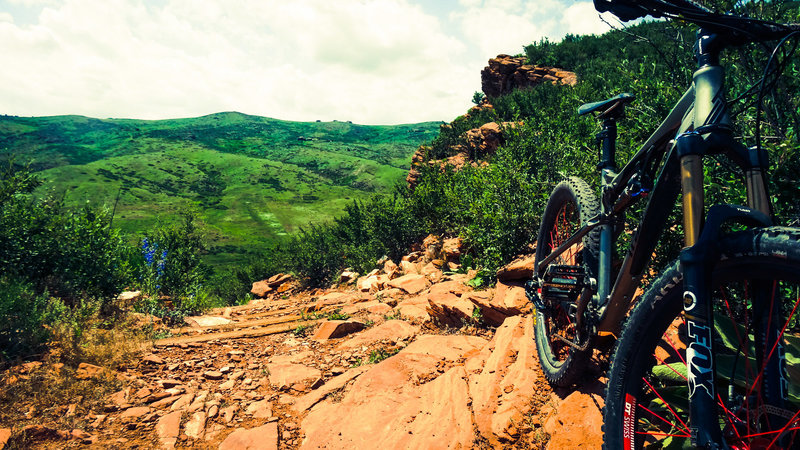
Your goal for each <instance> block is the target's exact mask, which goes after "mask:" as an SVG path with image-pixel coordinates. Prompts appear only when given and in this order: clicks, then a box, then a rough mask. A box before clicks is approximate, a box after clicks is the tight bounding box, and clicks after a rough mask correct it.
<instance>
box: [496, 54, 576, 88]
mask: <svg viewBox="0 0 800 450" xmlns="http://www.w3.org/2000/svg"><path fill="white" fill-rule="evenodd" d="M526 62H527V60H526V58H524V57H520V58H514V57H511V56H509V55H497V57H496V58H492V59H490V60H489V65H488V66H486V67H485V68H484V69H483V70H482V71H481V88H482V90H483V92H484V94H486V95H487V97H489V98H494V97H498V96H501V95H504V94H507V93H510V92H511V91H513V90H514V89H521V88H526V87H530V86H535V85H537V84H540V83H543V82H545V81H548V82H552V83H553V84H566V85H570V86H572V85H575V84H576V83H577V82H578V77H577V75H575V74H574V73H572V72H569V71H566V70H561V69H555V68H551V67H537V66H532V65H529V64H526Z"/></svg>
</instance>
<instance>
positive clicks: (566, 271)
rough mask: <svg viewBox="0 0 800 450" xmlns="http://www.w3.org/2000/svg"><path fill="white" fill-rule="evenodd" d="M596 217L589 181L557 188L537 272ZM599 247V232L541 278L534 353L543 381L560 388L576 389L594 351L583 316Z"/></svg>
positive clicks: (541, 241)
mask: <svg viewBox="0 0 800 450" xmlns="http://www.w3.org/2000/svg"><path fill="white" fill-rule="evenodd" d="M598 212H599V203H598V201H597V198H596V197H595V195H594V193H593V192H592V190H591V188H590V187H589V185H588V184H586V182H585V181H583V180H581V179H579V178H569V179H568V180H566V181H563V182H561V183H560V184H559V185H558V186H556V187H555V189H554V190H553V193H552V194H551V195H550V199H549V200H548V202H547V207H546V208H545V212H544V215H543V216H542V224H541V227H540V229H539V237H538V240H537V244H536V267H538V266H539V262H540V261H542V260H544V259H545V258H546V257H547V256H548V255H550V254H551V253H552V252H553V250H555V249H556V248H558V247H559V246H560V245H562V244H563V243H564V242H566V241H567V239H568V238H569V237H570V236H571V235H572V234H574V233H575V232H576V231H578V230H579V229H580V228H581V227H582V226H583V224H585V223H586V221H587V220H588V219H590V218H592V217H594V216H596V215H597V214H598ZM599 241H600V237H599V231H598V230H594V231H592V232H590V233H589V234H587V235H586V236H584V237H583V239H582V240H581V241H580V242H578V243H577V244H574V245H573V246H572V247H570V248H568V249H567V250H566V251H565V252H563V253H561V254H560V255H559V256H558V257H556V258H555V259H554V260H553V261H552V262H551V263H550V264H549V265H548V266H547V268H546V269H545V270H544V271H542V272H541V273H539V274H538V280H539V286H538V292H537V297H538V301H537V303H538V305H537V308H536V349H537V351H538V354H539V362H540V364H541V366H542V371H543V372H544V375H545V378H547V381H549V382H550V383H551V384H553V385H556V386H570V385H572V384H574V383H575V382H576V381H577V380H578V378H579V377H580V376H581V374H582V373H583V371H584V370H585V368H586V363H587V361H588V358H589V355H590V354H591V351H592V349H591V346H590V345H589V332H588V328H587V323H586V321H585V320H584V313H585V308H586V305H587V304H588V301H589V300H590V299H591V296H592V294H593V292H592V290H591V289H590V288H589V287H588V286H587V284H588V280H589V279H590V278H594V277H595V276H596V275H595V273H596V270H597V255H598V252H599Z"/></svg>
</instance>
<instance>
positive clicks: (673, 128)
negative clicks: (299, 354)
mask: <svg viewBox="0 0 800 450" xmlns="http://www.w3.org/2000/svg"><path fill="white" fill-rule="evenodd" d="M595 6H596V8H597V9H598V10H599V11H601V12H604V11H610V12H611V13H613V14H615V15H616V16H618V17H619V18H620V19H622V20H630V19H634V18H638V17H644V16H646V15H650V16H653V17H665V18H667V19H681V20H683V21H687V22H691V23H694V24H696V25H699V27H700V28H699V30H698V32H697V40H696V43H695V58H696V60H697V69H696V71H695V72H694V74H693V81H692V83H691V86H690V87H689V88H688V89H687V90H686V92H685V94H684V95H683V96H682V97H681V98H680V100H678V102H677V104H676V105H675V106H674V108H673V109H672V110H671V112H670V113H669V114H668V115H667V117H666V118H665V119H664V120H663V122H662V123H661V124H660V126H659V127H658V128H657V129H656V130H655V132H653V134H652V135H651V136H650V137H649V138H648V139H647V141H646V142H645V143H644V144H643V145H642V146H641V148H640V149H639V150H638V151H637V152H636V153H635V154H634V156H633V157H632V158H631V159H630V161H629V162H628V163H627V164H625V166H624V167H622V168H621V169H618V168H617V166H616V163H615V160H616V137H617V122H618V121H619V119H620V118H621V117H623V114H624V111H625V108H626V106H627V105H628V104H630V103H631V102H632V101H634V96H633V95H631V94H620V95H617V96H615V97H613V98H610V99H607V100H603V101H599V102H595V103H589V104H585V105H583V106H581V107H580V108H579V109H578V113H579V114H589V113H594V114H596V115H597V118H598V119H599V121H600V122H601V131H600V132H599V134H598V136H597V137H598V140H599V142H600V157H599V164H598V168H599V171H600V198H597V196H596V195H595V193H594V191H593V190H592V189H591V188H590V186H589V185H588V184H587V183H586V182H584V181H583V180H581V179H578V178H568V179H566V180H565V181H563V182H561V183H560V184H558V185H557V186H556V187H555V189H554V190H553V192H552V194H551V196H550V199H549V200H548V203H547V206H546V208H545V211H544V214H543V216H542V222H541V226H540V231H539V235H538V240H537V245H536V256H535V268H536V269H535V275H534V277H533V279H532V280H531V281H529V282H528V283H527V285H526V292H527V293H528V296H529V298H530V299H531V301H532V302H533V304H534V306H535V307H536V331H535V333H536V345H537V350H538V353H539V359H540V362H541V366H542V369H543V372H544V374H545V376H546V378H547V379H548V381H549V382H550V383H552V384H554V385H558V386H568V385H572V384H574V383H575V382H577V381H578V379H579V377H581V376H582V373H583V371H585V369H586V363H587V361H588V360H589V358H590V357H591V356H592V353H593V352H594V351H595V349H597V348H600V349H602V344H603V341H609V340H610V341H612V342H614V343H615V349H614V352H613V356H612V358H611V369H610V372H609V379H608V383H607V389H606V401H605V407H604V445H605V447H606V448H609V449H618V448H626V449H628V448H643V447H652V448H684V447H689V446H692V447H702V448H736V449H739V448H767V447H770V448H800V435H798V431H800V334H799V333H798V331H800V326H798V324H799V323H800V320H798V319H800V311H799V310H798V309H799V308H798V306H800V229H795V228H787V227H779V226H774V224H773V218H772V214H771V206H770V197H769V193H768V191H767V186H768V184H767V168H768V166H769V163H768V155H767V152H766V150H765V149H763V148H762V147H761V145H760V135H759V133H760V131H759V126H760V125H759V124H758V120H757V124H756V146H755V147H753V148H748V147H746V146H744V145H743V144H742V143H740V142H739V141H737V140H736V139H735V137H734V133H733V127H732V119H731V115H730V113H729V110H728V104H727V102H726V99H725V92H724V89H723V80H724V68H723V67H722V65H721V63H720V54H721V52H722V51H723V50H724V49H726V48H728V47H731V46H736V45H742V44H746V43H751V42H767V41H776V42H777V41H779V44H778V47H776V50H777V48H779V47H780V46H781V45H783V44H784V43H785V42H787V40H789V39H790V38H791V37H793V36H796V35H798V34H800V26H797V25H784V24H777V23H771V22H767V21H763V20H756V19H752V18H747V17H741V16H736V15H730V14H719V13H715V12H712V11H710V10H708V9H706V8H704V7H702V6H699V5H697V4H695V3H694V2H691V1H686V0H638V1H637V0H595ZM770 59H771V58H770ZM771 62H772V61H771V60H770V61H769V62H768V63H767V68H769V67H770V65H771ZM765 76H766V75H765ZM759 107H760V105H759ZM759 112H760V110H759ZM757 118H758V113H757ZM712 155H713V156H715V157H720V156H722V157H725V158H727V159H729V160H730V161H732V163H733V164H734V165H735V166H737V167H738V168H739V169H741V173H742V178H743V180H744V183H745V184H746V191H747V205H728V204H716V205H712V206H709V207H706V205H705V195H706V192H705V190H704V169H703V158H704V157H708V156H712ZM681 194H682V214H683V224H682V226H683V234H684V236H683V237H684V244H685V246H684V248H683V250H682V251H681V252H680V258H679V260H678V261H675V262H674V263H673V264H672V265H671V266H669V267H668V268H667V269H665V270H664V271H663V272H662V273H661V274H660V276H659V277H658V278H656V279H653V280H651V281H650V283H649V287H648V289H647V291H646V292H645V293H644V294H643V295H642V296H641V298H640V299H639V300H638V301H636V302H634V299H635V297H637V295H635V294H636V290H637V287H639V285H640V282H641V281H642V278H643V274H644V272H645V269H646V268H647V267H648V264H649V262H650V259H651V255H652V254H653V252H654V250H655V248H656V244H657V242H658V239H659V237H660V236H661V235H662V233H663V232H664V231H665V227H666V226H667V224H669V220H668V219H669V215H670V213H671V211H672V209H673V205H675V203H676V201H677V200H678V198H679V196H680V195H681ZM643 199H647V201H646V205H645V206H644V208H643V212H642V213H641V218H640V222H639V224H638V226H637V227H636V229H635V232H634V233H633V235H632V236H631V237H630V242H629V244H628V247H627V250H626V252H625V255H624V258H622V260H621V263H617V262H615V261H614V251H613V249H614V243H615V240H617V239H619V236H620V235H621V234H622V224H623V223H624V220H625V218H626V213H627V212H629V211H632V210H631V207H632V206H633V205H635V204H637V203H638V202H641V201H642V200H643ZM632 305H633V307H632V308H631V306H632ZM623 323H624V326H623ZM617 338H618V339H617Z"/></svg>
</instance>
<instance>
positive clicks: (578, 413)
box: [545, 391, 603, 450]
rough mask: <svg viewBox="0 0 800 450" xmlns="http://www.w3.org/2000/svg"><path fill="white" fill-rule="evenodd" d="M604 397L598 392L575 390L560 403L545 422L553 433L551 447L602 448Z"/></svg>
mask: <svg viewBox="0 0 800 450" xmlns="http://www.w3.org/2000/svg"><path fill="white" fill-rule="evenodd" d="M602 407H603V398H602V397H601V396H599V395H597V394H586V393H583V392H580V391H576V392H573V393H571V394H569V395H568V396H567V398H565V399H564V400H563V401H562V402H561V404H559V406H558V412H557V413H556V415H555V416H553V417H551V418H550V420H548V421H547V422H546V423H545V431H546V432H548V433H550V442H548V443H547V448H548V450H549V449H553V450H555V449H562V448H581V449H583V448H586V449H599V448H601V446H602V443H603V432H602V429H601V427H602V425H603V413H602V411H601V409H600V408H602Z"/></svg>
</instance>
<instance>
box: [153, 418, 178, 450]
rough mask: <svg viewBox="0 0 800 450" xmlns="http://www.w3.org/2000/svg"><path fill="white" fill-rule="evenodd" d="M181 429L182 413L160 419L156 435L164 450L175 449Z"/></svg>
mask: <svg viewBox="0 0 800 450" xmlns="http://www.w3.org/2000/svg"><path fill="white" fill-rule="evenodd" d="M180 429H181V412H180V411H174V412H171V413H169V414H167V415H165V416H162V417H161V418H160V419H158V422H157V423H156V434H157V435H158V440H159V442H161V446H162V447H163V448H168V449H169V448H175V444H177V442H178V434H179V433H180Z"/></svg>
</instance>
